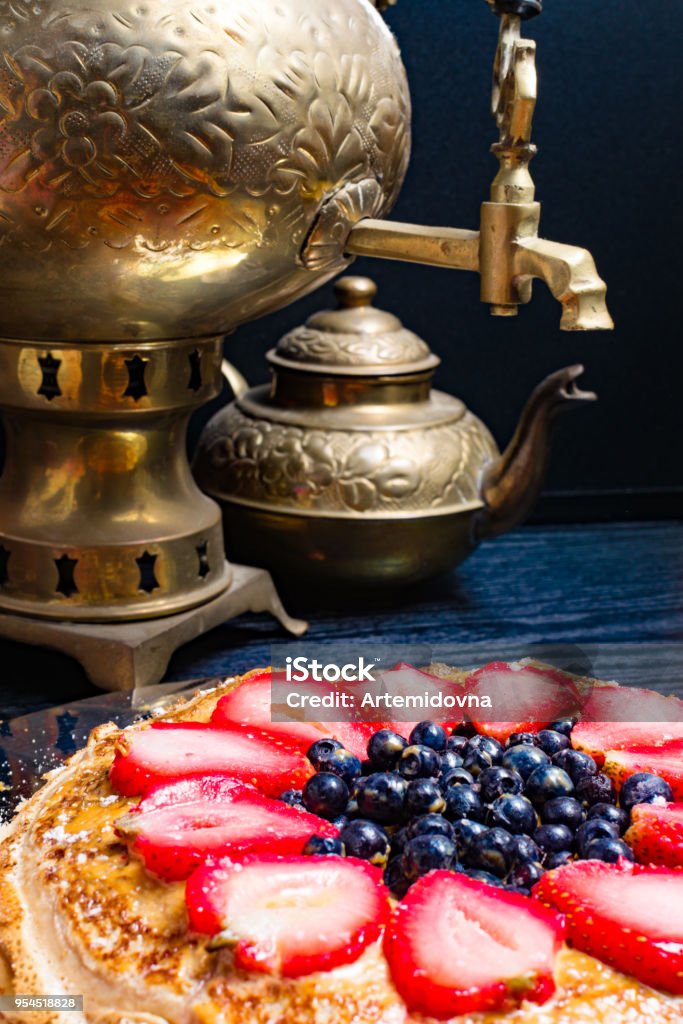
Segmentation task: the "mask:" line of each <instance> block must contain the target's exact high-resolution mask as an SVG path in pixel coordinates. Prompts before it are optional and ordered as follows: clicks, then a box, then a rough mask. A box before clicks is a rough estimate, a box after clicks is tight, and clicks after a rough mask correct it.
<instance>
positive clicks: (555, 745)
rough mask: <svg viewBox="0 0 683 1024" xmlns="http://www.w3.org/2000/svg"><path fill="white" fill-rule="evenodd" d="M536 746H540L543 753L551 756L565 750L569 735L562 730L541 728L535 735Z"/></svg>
mask: <svg viewBox="0 0 683 1024" xmlns="http://www.w3.org/2000/svg"><path fill="white" fill-rule="evenodd" d="M536 746H538V747H540V748H541V750H542V751H543V753H544V754H547V755H548V757H552V756H553V755H554V754H559V752H560V751H561V750H566V749H567V748H568V746H569V737H568V736H565V734H564V733H563V732H554V731H553V730H552V729H541V731H540V732H539V734H538V735H537V737H536Z"/></svg>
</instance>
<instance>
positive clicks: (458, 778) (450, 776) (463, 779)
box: [439, 768, 474, 796]
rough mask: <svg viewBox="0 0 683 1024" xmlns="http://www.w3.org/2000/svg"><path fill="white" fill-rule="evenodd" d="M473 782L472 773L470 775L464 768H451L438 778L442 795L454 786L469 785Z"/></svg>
mask: <svg viewBox="0 0 683 1024" xmlns="http://www.w3.org/2000/svg"><path fill="white" fill-rule="evenodd" d="M473 782H474V775H471V774H470V773H469V772H468V771H467V770H466V769H465V768H453V769H451V771H450V772H446V773H445V774H444V775H442V776H441V778H440V779H439V786H440V787H441V792H442V793H443V795H444V796H446V795H447V794H448V791H449V790H450V789H452V788H453V787H454V786H471V785H472V783H473Z"/></svg>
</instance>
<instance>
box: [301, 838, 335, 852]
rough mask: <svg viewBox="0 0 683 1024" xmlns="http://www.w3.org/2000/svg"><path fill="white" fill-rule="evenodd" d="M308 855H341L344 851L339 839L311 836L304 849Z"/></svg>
mask: <svg viewBox="0 0 683 1024" xmlns="http://www.w3.org/2000/svg"><path fill="white" fill-rule="evenodd" d="M303 852H304V854H305V855H306V856H307V857H341V856H342V855H343V853H344V851H343V849H342V844H341V841H340V840H339V839H326V838H325V836H311V838H310V839H309V840H308V842H307V843H306V845H305V846H304V849H303Z"/></svg>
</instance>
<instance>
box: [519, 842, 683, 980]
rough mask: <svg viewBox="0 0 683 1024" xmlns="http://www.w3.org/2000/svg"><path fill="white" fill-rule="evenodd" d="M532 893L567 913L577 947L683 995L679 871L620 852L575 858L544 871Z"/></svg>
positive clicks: (682, 883)
mask: <svg viewBox="0 0 683 1024" xmlns="http://www.w3.org/2000/svg"><path fill="white" fill-rule="evenodd" d="M534 895H535V896H536V897H538V898H539V899H540V900H542V901H543V902H544V903H546V904H547V905H548V906H552V907H555V908H556V909H557V910H559V911H561V912H562V913H563V914H566V915H567V928H568V938H569V940H570V941H571V943H572V944H573V945H574V946H576V948H577V949H580V950H582V951H583V952H584V953H590V954H591V955H592V956H595V957H597V958H598V959H599V960H604V962H605V963H607V964H610V965H611V966H612V967H616V968H617V970H619V971H623V972H624V973H625V974H632V975H633V976H634V977H635V978H637V979H638V980H639V981H642V982H644V983H645V984H646V985H652V986H653V987H654V988H660V989H665V990H666V991H668V992H673V993H675V994H677V995H683V914H682V913H681V907H683V872H680V871H672V870H670V869H669V868H663V867H645V866H643V865H642V864H631V862H630V861H627V860H625V859H624V858H622V859H621V860H620V861H619V863H618V864H605V863H603V862H602V861H597V860H587V861H575V862H574V863H572V864H567V865H566V866H565V867H561V868H557V869H556V870H555V871H548V872H547V873H546V874H545V875H544V876H543V878H541V880H540V882H538V883H537V884H536V886H535V887H534Z"/></svg>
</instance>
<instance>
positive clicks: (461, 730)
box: [451, 722, 477, 739]
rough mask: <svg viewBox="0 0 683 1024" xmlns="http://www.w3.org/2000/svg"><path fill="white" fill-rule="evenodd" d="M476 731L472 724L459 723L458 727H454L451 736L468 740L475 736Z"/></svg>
mask: <svg viewBox="0 0 683 1024" xmlns="http://www.w3.org/2000/svg"><path fill="white" fill-rule="evenodd" d="M476 735H477V729H476V726H474V725H473V724H472V722H461V723H460V725H456V727H455V729H453V731H452V733H451V736H466V737H467V738H468V739H469V738H470V736H476Z"/></svg>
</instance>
